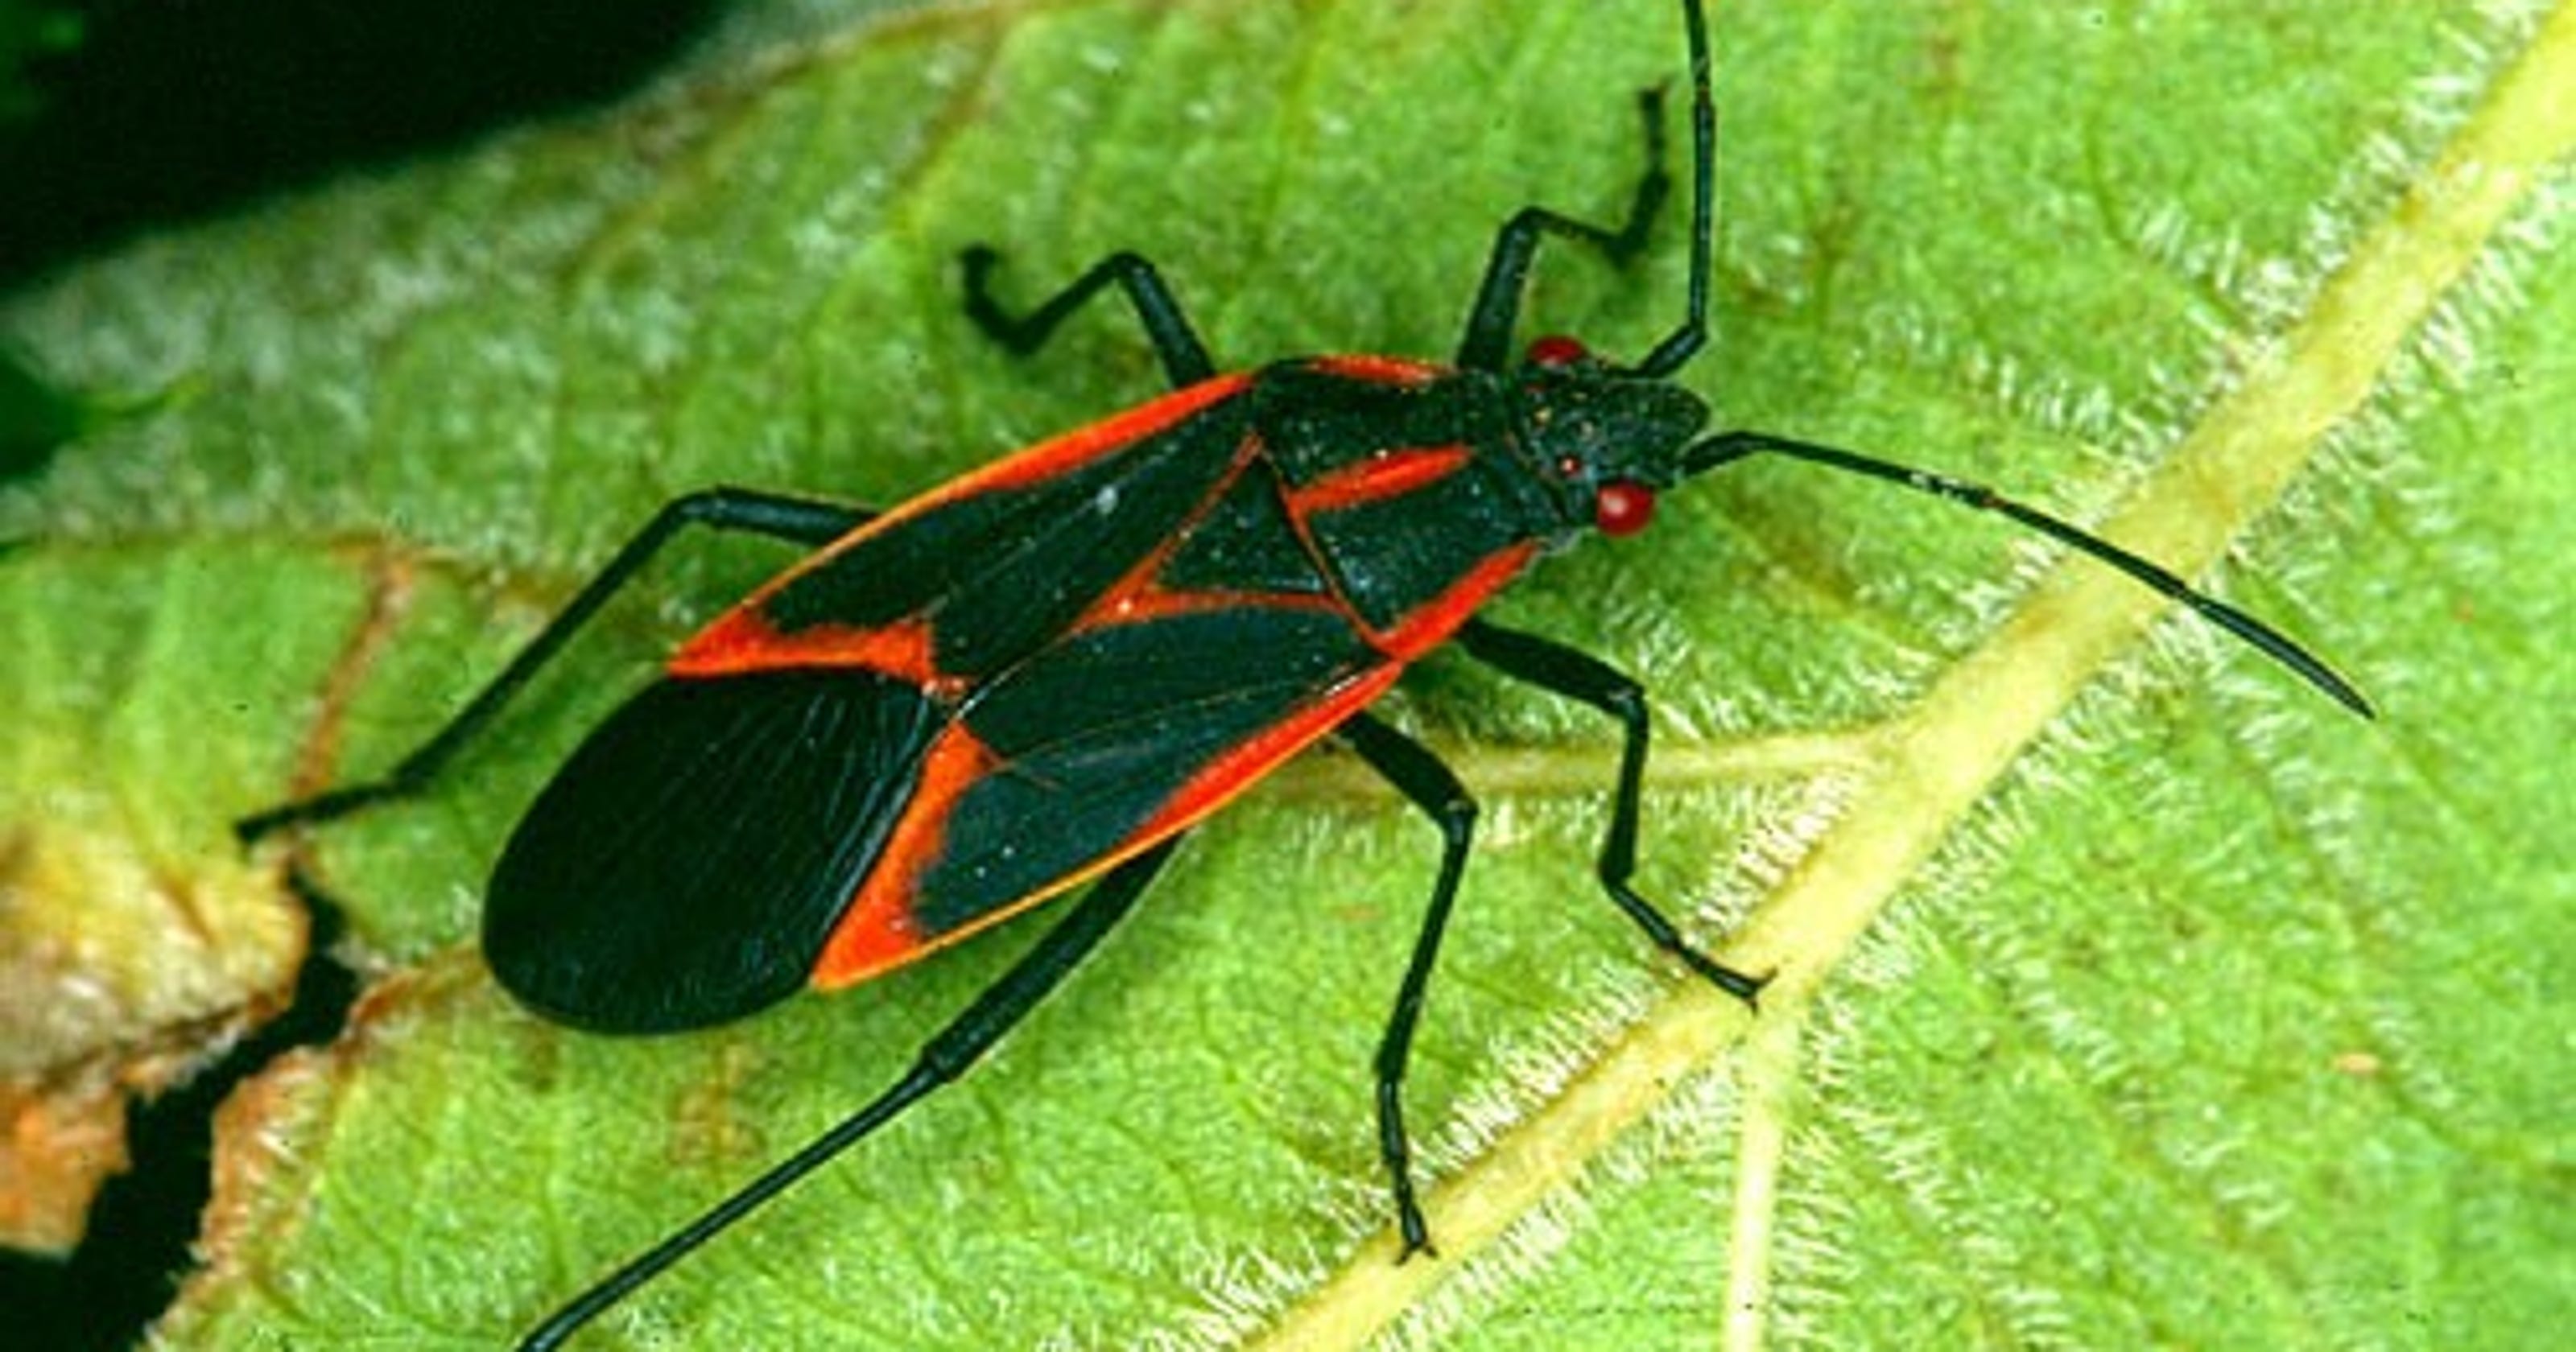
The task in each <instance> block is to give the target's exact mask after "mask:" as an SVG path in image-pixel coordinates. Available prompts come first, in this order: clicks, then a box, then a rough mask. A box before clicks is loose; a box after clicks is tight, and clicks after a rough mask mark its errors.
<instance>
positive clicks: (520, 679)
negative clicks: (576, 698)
mask: <svg viewBox="0 0 2576 1352" xmlns="http://www.w3.org/2000/svg"><path fill="white" fill-rule="evenodd" d="M874 515H876V514H875V513H874V512H870V511H865V510H862V509H860V508H856V507H847V506H843V505H841V504H838V503H827V502H815V501H813V500H811V499H807V498H794V497H786V496H783V495H780V494H776V493H760V492H754V491H753V490H750V489H747V488H708V489H701V490H700V491H698V492H695V493H691V494H689V495H688V496H686V497H681V498H674V499H672V500H671V501H669V502H667V503H664V504H663V505H662V509H661V510H660V511H658V512H655V513H654V514H653V519H652V520H651V521H649V522H646V523H645V525H644V529H642V530H640V531H637V532H636V533H635V536H634V538H633V539H630V540H628V541H627V542H626V544H625V546H624V547H623V548H621V549H619V550H618V551H617V554H616V557H614V558H611V559H610V560H609V561H608V565H607V566H606V567H604V568H601V569H600V570H599V572H598V574H597V575H596V576H594V577H592V578H591V580H590V582H589V583H588V584H587V585H585V586H584V587H583V588H582V589H581V592H580V594H578V595H576V596H574V597H573V599H572V604H570V605H567V606H565V607H564V608H563V611H562V612H561V613H560V614H558V615H556V616H555V617H554V618H553V619H552V620H549V621H547V622H546V627H545V628H543V629H541V630H539V631H537V636H536V637H535V638H533V639H531V640H529V642H528V646H527V647H525V648H523V649H521V650H520V651H519V655H518V656H516V657H514V658H512V659H510V665H508V666H506V667H503V668H502V669H501V674H500V675H498V676H495V677H493V678H492V683H491V684H490V685H487V686H485V687H483V690H482V692H481V693H480V694H477V695H476V696H475V697H474V698H473V700H472V701H471V702H470V703H468V704H467V705H466V706H465V708H464V709H463V710H462V711H461V712H459V713H458V714H457V715H456V717H454V718H452V719H450V720H448V723H447V726H445V727H443V728H440V729H439V730H438V731H437V732H436V733H435V734H433V735H432V736H431V737H430V739H429V740H428V741H426V742H423V743H421V744H420V746H419V747H417V748H415V749H414V750H413V751H412V753H411V754H410V755H408V756H405V757H403V759H402V761H401V763H400V764H398V765H396V766H394V768H393V769H392V770H391V771H389V772H387V773H386V774H385V775H384V776H383V777H382V778H379V779H371V780H366V781H362V782H360V783H356V784H344V785H341V786H340V787H338V788H333V789H326V790H324V791H323V792H321V793H317V794H315V795H313V796H312V797H309V798H300V799H297V800H295V801H294V802H291V803H285V804H282V805H280V806H277V807H273V808H270V809H268V810H267V811H265V812H258V813H253V814H252V815H250V816H248V817H244V818H242V819H241V820H240V821H237V822H235V823H233V834H234V835H235V836H237V837H239V838H240V839H241V840H242V842H243V843H244V844H248V843H250V842H253V841H256V840H258V839H260V838H261V837H262V836H266V835H268V834H270V833H271V832H273V831H276V830H278V829H280V828H282V827H287V826H293V825H298V824H301V823H308V822H324V821H329V820H331V819H332V818H334V817H342V816H346V815H348V814H349V813H351V812H355V811H357V810H358V809H360V808H363V807H366V806H368V805H369V804H372V803H379V802H383V801H385V800H387V799H394V798H405V797H409V796H410V795H412V794H415V793H418V792H420V791H421V790H422V789H423V788H426V787H427V786H428V785H429V783H430V781H431V780H432V779H434V778H435V777H436V776H437V774H438V771H439V769H440V768H441V767H443V766H445V765H446V764H447V762H448V761H450V760H452V759H454V757H455V755H456V753H457V752H458V751H459V750H460V749H462V748H463V747H464V745H465V744H466V743H467V742H469V741H471V740H473V738H474V735H475V734H476V733H478V732H480V731H482V730H483V728H484V725H486V724H488V723H490V722H491V721H492V718H493V716H494V715H495V714H498V713H499V712H500V711H501V706H503V705H504V704H507V703H509V701H510V697H511V696H513V695H516V694H517V693H519V690H520V689H521V688H522V687H524V686H525V685H527V683H528V682H529V680H530V679H531V678H533V677H534V676H535V675H536V674H537V672H538V670H539V669H540V668H542V667H544V666H545V664H546V663H547V662H549V661H551V660H552V659H553V658H554V656H555V654H556V653H557V652H558V651H560V650H561V649H562V648H563V645H564V644H565V643H566V642H567V641H568V640H570V639H571V638H572V636H573V634H574V633H575V632H576V631H577V630H579V629H580V628H581V626H582V625H583V624H584V623H586V622H587V621H588V620H589V619H590V617H591V616H592V615H594V614H597V613H598V611H599V608H600V607H601V606H603V605H606V604H607V603H608V599H609V598H610V597H611V596H614V595H616V593H617V591H618V589H619V588H621V587H623V586H625V585H626V583H627V582H628V581H629V580H630V579H632V578H633V577H634V575H635V574H636V572H637V571H638V570H640V569H642V568H643V567H644V565H645V564H646V563H649V562H651V561H652V558H653V556H654V555H655V554H656V553H658V552H660V550H661V548H662V546H663V545H665V544H667V543H669V542H670V539H671V537H672V536H674V535H677V534H679V532H680V531H681V530H682V529H683V528H684V527H688V526H708V527H712V528H714V529H717V530H724V531H737V532H742V533H746V534H751V535H766V536H769V537H771V538H773V539H779V540H786V541H789V542H791V543H794V544H800V545H805V546H808V547H820V546H822V545H825V544H829V543H830V542H832V541H833V540H837V539H839V538H840V537H841V536H843V535H847V534H848V533H850V532H851V531H853V530H856V529H857V528H858V527H859V526H860V525H862V524H863V523H865V522H866V521H867V520H868V519H869V518H870V517H873V516H874Z"/></svg>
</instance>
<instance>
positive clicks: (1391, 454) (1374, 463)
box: [1288, 446, 1475, 517]
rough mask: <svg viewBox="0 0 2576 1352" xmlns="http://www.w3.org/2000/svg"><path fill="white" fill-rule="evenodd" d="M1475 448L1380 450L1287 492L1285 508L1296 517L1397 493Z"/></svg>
mask: <svg viewBox="0 0 2576 1352" xmlns="http://www.w3.org/2000/svg"><path fill="white" fill-rule="evenodd" d="M1473 459H1475V453H1474V452H1473V451H1470V450H1468V449H1467V448H1466V447H1464V446H1416V447H1406V448H1403V449H1398V450H1388V451H1380V452H1378V453H1376V454H1374V455H1371V456H1370V457H1369V458H1368V459H1366V460H1362V461H1360V462H1359V463H1358V464H1355V465H1345V466H1343V467H1342V468H1340V469H1337V470H1335V471H1333V472H1332V473H1330V474H1327V475H1325V476H1324V477H1323V478H1320V479H1317V480H1316V481H1314V482H1313V483H1310V484H1306V485H1304V486H1303V487H1300V488H1296V489H1293V490H1291V491H1290V493H1289V495H1288V510H1289V511H1290V512H1291V513H1293V514H1295V515H1297V516H1300V517H1303V516H1305V515H1306V514H1307V513H1309V512H1332V511H1340V510H1344V509H1347V508H1352V507H1358V506H1362V505H1365V504H1367V503H1372V502H1383V501H1385V500H1386V499H1388V498H1400V497H1403V496H1404V495H1405V494H1407V493H1412V492H1416V491H1418V490H1420V489H1422V488H1423V487H1425V486H1427V485H1430V484H1435V483H1438V482H1439V481H1441V480H1442V479H1445V478H1448V477H1449V476H1450V475H1452V474H1455V473H1457V472H1458V471H1459V470H1461V469H1464V468H1466V467H1467V464H1468V462H1469V461H1471V460H1473Z"/></svg>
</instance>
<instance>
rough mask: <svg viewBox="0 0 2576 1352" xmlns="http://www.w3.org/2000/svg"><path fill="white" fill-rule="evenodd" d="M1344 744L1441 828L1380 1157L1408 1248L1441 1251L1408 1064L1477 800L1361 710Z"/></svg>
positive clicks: (1400, 1018) (1398, 997) (1391, 1027)
mask: <svg viewBox="0 0 2576 1352" xmlns="http://www.w3.org/2000/svg"><path fill="white" fill-rule="evenodd" d="M1339 733H1340V736H1341V738H1342V740H1343V741H1345V742H1347V743H1349V744H1350V746H1351V749H1352V750H1354V751H1356V752H1358V753H1359V756H1360V759H1362V760H1364V761H1367V762H1368V763H1369V768H1370V769H1373V770H1375V771H1377V772H1378V773H1379V774H1381V775H1384V776H1385V777H1386V779H1387V782H1388V783H1390V784H1393V785H1394V786H1395V787H1396V791H1397V792H1399V793H1402V794H1403V795H1404V796H1405V797H1406V798H1407V799H1409V800H1411V802H1412V803H1413V805H1414V806H1416V807H1418V808H1421V809H1422V810H1423V811H1424V812H1426V813H1429V814H1430V816H1431V820H1432V821H1433V822H1435V823H1437V824H1438V825H1439V827H1440V840H1441V844H1440V877H1439V880H1438V881H1437V882H1435V883H1433V884H1432V887H1431V907H1430V909H1429V910H1428V911H1426V912H1424V914H1423V917H1422V932H1421V933H1420V934H1419V935H1417V936H1416V937H1415V938H1414V941H1413V957H1412V959H1411V960H1410V961H1408V962H1407V963H1406V964H1405V968H1404V984H1403V985H1402V986H1400V987H1398V988H1397V989H1396V994H1395V1012H1394V1013H1393V1014H1391V1015H1389V1016H1388V1018H1387V1021H1386V1032H1385V1033H1384V1034H1383V1035H1382V1036H1380V1038H1379V1039H1378V1045H1377V1062H1376V1071H1377V1133H1378V1154H1379V1156H1380V1157H1381V1158H1382V1159H1384V1160H1385V1161H1386V1172H1387V1178H1388V1181H1389V1183H1390V1185H1391V1186H1392V1187H1393V1188H1394V1189H1395V1215H1396V1224H1397V1226H1398V1228H1399V1229H1400V1230H1401V1231H1402V1232H1403V1235H1404V1252H1403V1253H1402V1254H1401V1255H1399V1256H1398V1258H1397V1261H1399V1262H1401V1261H1403V1259H1405V1258H1410V1257H1412V1256H1413V1255H1414V1254H1415V1253H1416V1252H1422V1253H1433V1252H1436V1251H1435V1250H1433V1249H1432V1247H1431V1230H1430V1227H1429V1226H1428V1225H1426V1224H1425V1223H1424V1222H1423V1219H1422V1206H1421V1204H1420V1203H1419V1202H1417V1201H1415V1200H1414V1195H1413V1150H1412V1143H1411V1141H1410V1140H1409V1139H1408V1138H1407V1137H1406V1135H1405V1130H1404V1068H1405V1062H1406V1061H1407V1060H1408V1059H1410V1058H1411V1056H1412V1053H1413V1030H1414V1027H1415V1026H1416V1025H1417V1024H1419V1023H1420V1022H1421V1020H1422V1002H1423V998H1424V996H1425V995H1426V994H1427V993H1428V991H1429V988H1430V985H1431V968H1432V965H1433V963H1434V962H1436V961H1437V960H1438V958H1439V955H1440V938H1441V935H1442V934H1443V933H1445V932H1446V931H1447V930H1448V928H1449V910H1450V907H1451V906H1452V904H1454V903H1455V902H1456V901H1457V899H1458V880H1459V879H1460V878H1462V877H1464V876H1465V875H1466V872H1467V847H1468V845H1469V844H1470V843H1471V842H1472V841H1473V840H1474V839H1475V834H1476V800H1475V799H1474V798H1472V797H1470V796H1468V793H1467V789H1466V786H1465V785H1462V784H1460V783H1459V782H1458V777H1457V776H1456V775H1455V774H1452V773H1450V770H1449V767H1448V766H1446V765H1443V764H1441V763H1440V758H1439V757H1437V756H1434V755H1432V754H1431V752H1430V751H1429V750H1427V749H1425V748H1424V747H1423V746H1422V744H1421V743H1419V742H1416V741H1414V740H1413V739H1412V738H1410V737H1407V736H1405V735H1404V734H1403V733H1400V732H1397V731H1396V730H1395V729H1393V728H1391V727H1388V726H1387V725H1386V724H1385V723H1383V722H1380V721H1379V720H1377V719H1375V718H1372V717H1370V716H1369V715H1367V714H1365V713H1362V714H1357V715H1354V716H1353V717H1352V718H1351V719H1350V720H1349V721H1348V722H1346V723H1344V724H1342V726H1341V728H1340V729H1339Z"/></svg>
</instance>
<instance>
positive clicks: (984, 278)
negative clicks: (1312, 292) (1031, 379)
mask: <svg viewBox="0 0 2576 1352" xmlns="http://www.w3.org/2000/svg"><path fill="white" fill-rule="evenodd" d="M957 262H958V266H959V267H960V269H961V270H962V271H963V273H964V280H965V290H966V317H967V318H968V319H971V320H973V321H975V327H977V328H979V329H982V330H983V331H984V334H985V336H986V337H989V338H991V339H992V340H993V341H994V342H997V343H1000V344H1001V345H1002V346H1003V347H1006V348H1008V349H1010V350H1011V351H1013V352H1016V353H1018V354H1020V355H1022V356H1026V355H1028V354H1029V353H1032V352H1035V351H1037V350H1038V349H1039V348H1040V347H1043V346H1045V345H1046V341H1047V340H1048V339H1049V338H1052V337H1054V336H1055V331H1056V329H1057V327H1058V326H1059V325H1061V324H1063V323H1064V321H1065V320H1066V319H1068V318H1070V317H1071V316H1072V314H1073V312H1074V311H1076V310H1078V309H1080V308H1082V306H1083V304H1084V303H1085V302H1087V301H1089V300H1090V299H1091V298H1092V297H1093V296H1095V295H1098V294H1099V293H1100V292H1101V291H1102V290H1103V289H1105V288H1107V287H1109V286H1111V285H1115V286H1117V287H1118V289H1119V290H1121V291H1124V292H1126V293H1127V303H1128V304H1129V305H1131V306H1133V307H1134V308H1135V311H1136V318H1137V320H1138V321H1139V322H1141V323H1143V324H1144V326H1145V337H1146V338H1147V339H1148V340H1150V341H1151V342H1152V343H1153V344H1154V355H1155V356H1157V357H1160V358H1161V359H1162V361H1163V373H1164V374H1165V375H1167V376H1169V377H1170V378H1171V381H1172V385H1173V387H1174V388H1179V387H1181V386H1185V385H1195V384H1197V383H1199V382H1200V381H1202V380H1205V379H1207V378H1208V377H1210V376H1213V375H1215V374H1216V363H1214V362H1212V361H1210V360H1209V359H1208V354H1207V346H1206V345H1205V344H1203V343H1201V342H1200V341H1199V336H1198V333H1197V331H1196V330H1194V329H1192V328H1191V327H1190V321H1189V318H1188V316H1186V315H1185V314H1183V313H1182V312H1181V303H1180V301H1179V300H1178V299H1176V298H1175V297H1174V296H1173V295H1172V289H1171V287H1170V286H1169V285H1168V284H1166V283H1165V282H1164V281H1163V274H1161V273H1160V272H1157V271H1155V270H1154V265H1153V264H1152V263H1151V262H1149V261H1147V260H1146V258H1145V256H1144V255H1142V254H1136V253H1130V252H1127V251H1125V250H1120V251H1119V252H1117V253H1114V254H1111V255H1109V256H1108V257H1107V258H1104V259H1101V260H1100V261H1099V262H1097V263H1094V264H1092V265H1091V266H1090V267H1088V268H1085V269H1083V272H1082V275H1081V276H1079V277H1076V278H1074V279H1073V281H1072V282H1070V283H1068V284H1067V285H1066V286H1065V287H1064V289H1063V290H1061V291H1058V292H1056V293H1055V294H1054V295H1052V296H1049V297H1048V298H1047V299H1046V300H1044V301H1042V302H1040V303H1039V305H1038V306H1037V308H1035V309H1033V310H1028V311H1024V312H1021V313H1016V314H1015V313H1013V312H1012V311H1010V310H1008V309H1005V308H1003V306H1002V304H1001V303H1000V302H999V301H996V300H995V299H993V290H992V278H993V269H994V268H996V267H999V266H1000V265H1001V262H1002V255H1001V253H1000V251H998V250H996V249H994V248H993V247H992V246H991V245H988V244H977V245H974V246H972V247H970V248H968V249H966V250H965V251H964V252H962V253H960V254H958V256H957Z"/></svg>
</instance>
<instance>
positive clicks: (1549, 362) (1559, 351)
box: [1529, 333, 1592, 366]
mask: <svg viewBox="0 0 2576 1352" xmlns="http://www.w3.org/2000/svg"><path fill="white" fill-rule="evenodd" d="M1591 358H1592V349H1590V348H1588V347H1585V346H1584V345H1583V340H1582V339H1579V338H1568V337H1566V336H1565V335H1564V334H1561V333H1552V334H1549V335H1548V336H1547V337H1545V338H1538V339H1533V340H1531V342H1530V345H1529V360H1530V365H1532V366H1572V365H1575V364H1576V363H1578V362H1584V361H1589V360H1591Z"/></svg>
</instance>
